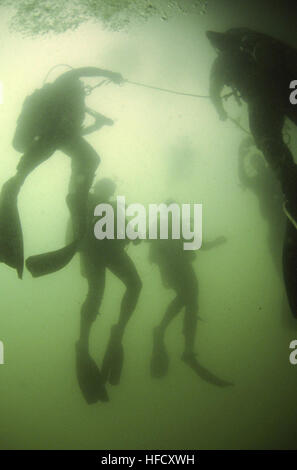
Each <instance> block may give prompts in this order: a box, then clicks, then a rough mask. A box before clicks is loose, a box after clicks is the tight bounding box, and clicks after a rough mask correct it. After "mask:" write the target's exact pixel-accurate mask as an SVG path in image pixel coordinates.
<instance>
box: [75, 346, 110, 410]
mask: <svg viewBox="0 0 297 470" xmlns="http://www.w3.org/2000/svg"><path fill="white" fill-rule="evenodd" d="M76 376H77V380H78V384H79V387H80V390H81V392H82V394H83V397H84V399H85V400H86V402H87V403H88V404H89V405H92V404H94V403H97V402H98V401H103V402H107V401H109V398H108V394H107V391H106V388H105V385H104V381H103V378H102V374H101V372H100V369H99V367H98V366H97V364H96V363H95V361H94V360H93V359H92V358H91V356H90V355H89V353H88V351H87V349H86V348H84V347H83V346H81V345H80V343H79V342H78V343H77V344H76Z"/></svg>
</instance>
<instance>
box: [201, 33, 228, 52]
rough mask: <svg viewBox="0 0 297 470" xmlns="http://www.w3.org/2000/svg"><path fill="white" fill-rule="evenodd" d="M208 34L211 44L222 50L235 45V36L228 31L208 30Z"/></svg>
mask: <svg viewBox="0 0 297 470" xmlns="http://www.w3.org/2000/svg"><path fill="white" fill-rule="evenodd" d="M206 36H207V38H208V39H209V41H210V43H211V45H212V46H213V47H215V48H216V49H219V50H220V51H223V50H226V49H229V48H230V47H234V38H233V36H232V35H230V34H228V33H217V32H216V31H206Z"/></svg>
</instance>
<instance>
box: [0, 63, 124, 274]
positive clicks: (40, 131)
mask: <svg viewBox="0 0 297 470" xmlns="http://www.w3.org/2000/svg"><path fill="white" fill-rule="evenodd" d="M97 76H102V77H105V78H106V79H108V80H111V81H112V82H114V83H117V84H120V83H122V81H123V78H122V76H121V75H120V74H119V73H115V72H110V71H107V70H102V69H99V68H97V67H82V68H78V69H72V70H70V71H67V72H65V73H63V74H62V75H60V76H59V77H58V78H57V79H56V80H55V81H54V82H53V83H51V84H45V85H44V86H43V88H41V89H40V90H36V91H35V92H34V93H33V94H32V95H31V96H29V97H27V98H26V100H25V102H24V104H23V108H22V111H21V114H20V116H19V118H18V122H17V127H16V132H15V135H14V138H13V147H14V148H15V150H17V151H18V152H22V153H23V156H22V158H21V160H20V163H19V164H18V166H17V172H16V175H15V176H13V177H12V178H10V179H9V180H8V181H7V182H6V183H5V184H4V185H3V188H2V191H1V196H0V262H3V263H6V264H7V265H8V266H10V267H12V268H14V269H16V270H17V273H18V277H19V278H22V273H23V265H24V254H23V236H22V229H21V224H20V219H19V214H18V208H17V197H18V194H19V191H20V189H21V187H22V185H23V184H24V182H25V180H26V178H27V176H28V175H29V174H30V173H31V172H32V171H33V170H34V169H35V168H36V167H37V166H38V165H40V164H41V163H43V162H44V161H46V160H47V159H48V158H50V157H51V156H52V155H53V153H54V152H55V151H56V150H61V151H62V152H64V153H65V154H66V155H68V156H69V157H70V158H71V166H72V175H71V180H70V189H69V194H68V196H67V204H68V207H69V210H70V213H71V216H72V222H73V226H74V240H73V241H72V243H71V244H70V245H68V246H67V247H64V248H62V249H60V250H57V251H55V252H51V253H45V254H43V255H39V256H33V257H31V258H29V259H28V260H27V263H26V264H27V268H28V269H29V271H30V272H31V274H32V275H33V276H40V275H43V274H47V273H50V272H54V271H56V270H58V269H61V267H63V266H65V264H67V262H68V261H70V259H71V258H72V256H73V255H74V253H75V252H76V249H77V247H78V244H79V241H80V240H81V239H82V237H83V235H84V232H85V225H86V220H85V216H84V214H85V210H86V202H87V196H88V192H89V189H90V187H91V184H92V181H93V178H94V175H95V171H96V168H97V166H98V164H99V162H100V158H99V156H98V155H97V153H96V151H95V150H94V149H93V148H92V146H91V145H90V144H89V143H88V142H87V141H86V140H85V139H84V138H83V135H86V134H88V133H90V132H93V131H94V130H96V129H99V128H100V127H102V125H107V124H110V123H111V122H112V121H110V120H108V119H107V118H104V116H102V115H100V114H99V113H96V112H95V111H92V110H91V109H89V108H87V107H86V106H85V95H86V92H85V90H84V87H83V84H82V82H81V80H80V78H81V77H97ZM86 114H89V115H91V116H92V117H94V119H95V123H94V124H93V125H91V126H89V127H87V128H85V129H84V128H83V122H84V119H85V115H86Z"/></svg>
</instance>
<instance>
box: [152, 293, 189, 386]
mask: <svg viewBox="0 0 297 470" xmlns="http://www.w3.org/2000/svg"><path fill="white" fill-rule="evenodd" d="M183 306H184V301H183V299H182V298H181V297H180V296H179V295H177V296H176V297H175V298H174V299H173V300H172V301H171V302H170V304H169V306H168V308H167V310H166V312H165V315H164V317H163V318H162V320H161V322H160V324H159V325H158V326H156V327H155V328H154V331H153V352H152V357H151V364H150V369H151V376H152V377H154V378H161V377H164V376H165V375H166V374H167V372H168V368H169V356H168V352H167V349H166V346H165V332H166V330H167V327H168V326H169V324H170V323H171V322H172V320H173V319H174V318H175V317H176V315H177V314H178V313H179V312H180V311H181V309H182V308H183Z"/></svg>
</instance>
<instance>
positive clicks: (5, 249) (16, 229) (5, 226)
mask: <svg viewBox="0 0 297 470" xmlns="http://www.w3.org/2000/svg"><path fill="white" fill-rule="evenodd" d="M0 262H1V263H5V264H7V265H8V266H10V267H11V268H14V269H16V271H17V273H18V277H19V278H20V279H22V276H23V269H24V243H23V232H22V227H21V222H20V217H19V212H18V207H17V193H16V190H15V187H14V181H13V180H9V181H8V182H7V183H5V185H4V186H3V188H2V192H1V197H0Z"/></svg>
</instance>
